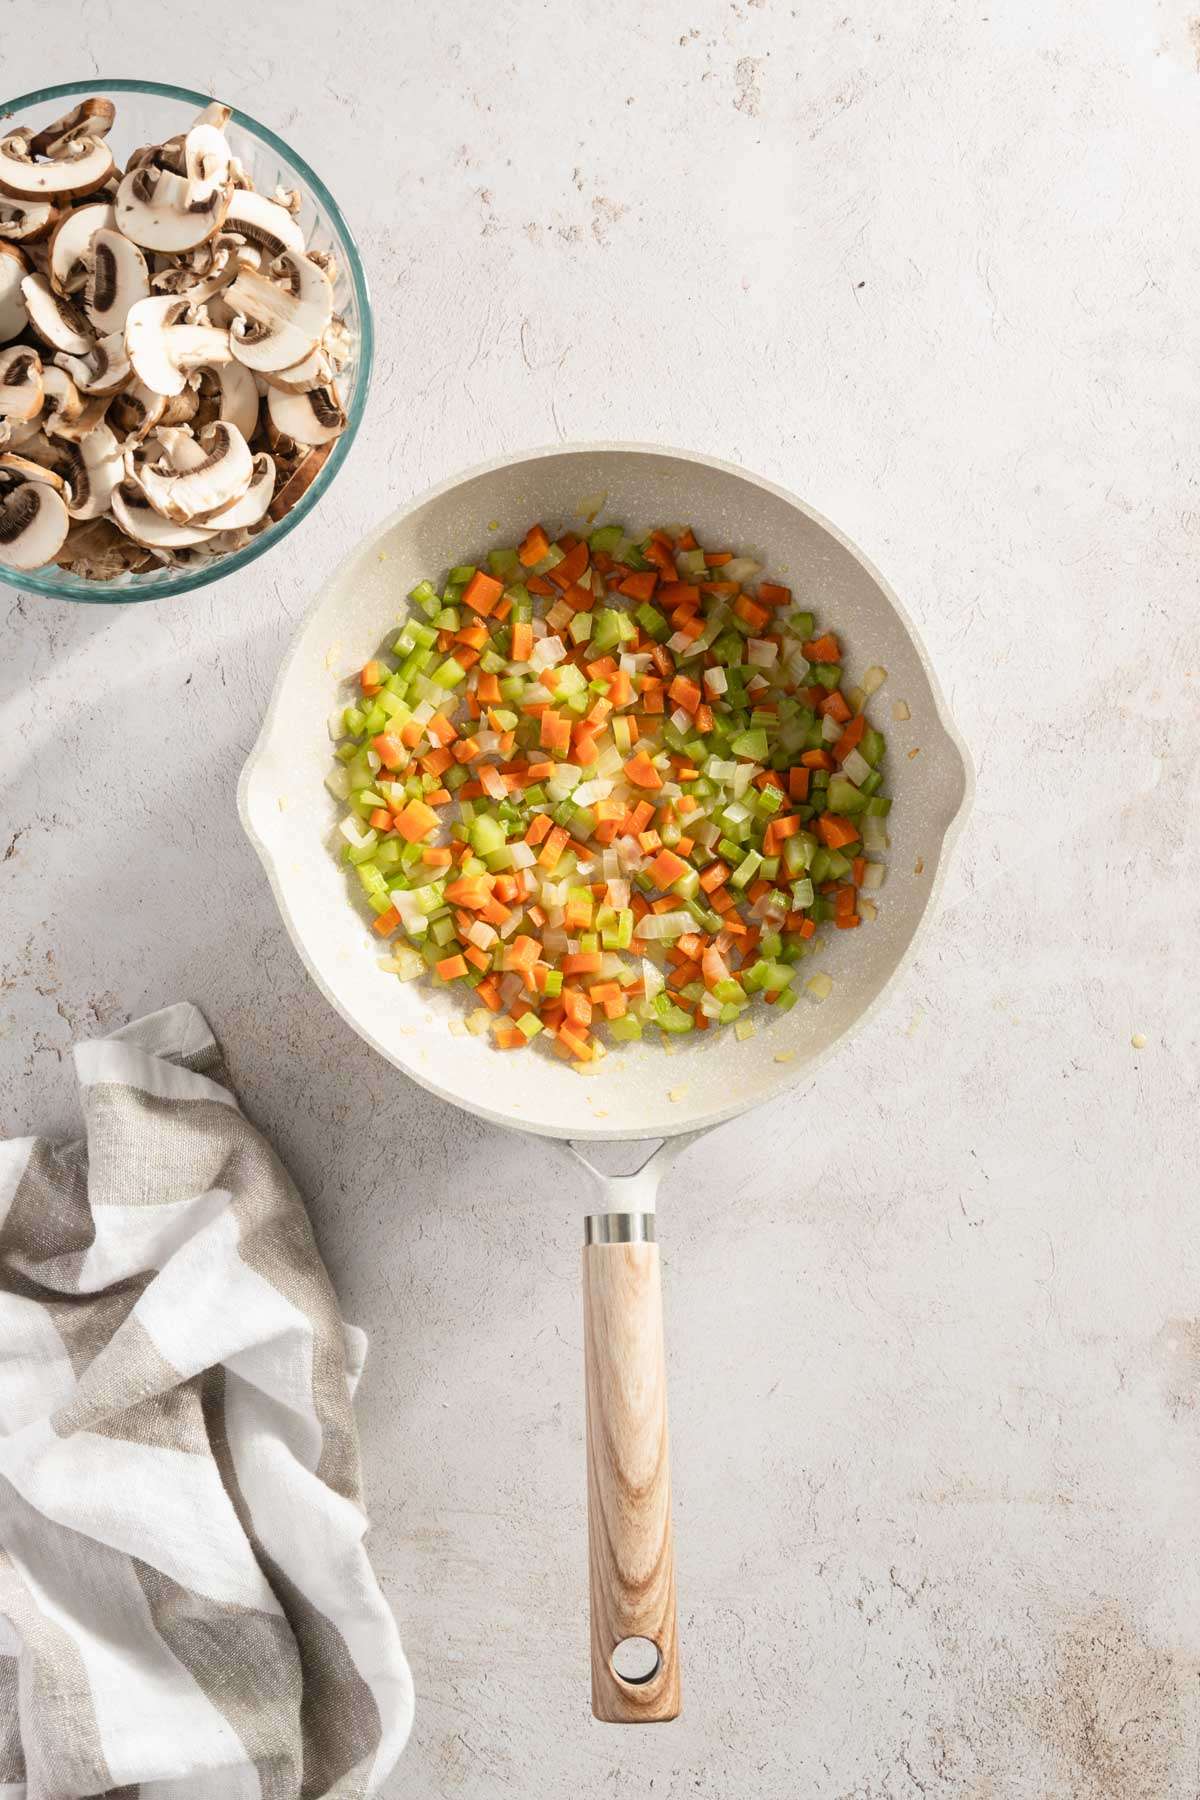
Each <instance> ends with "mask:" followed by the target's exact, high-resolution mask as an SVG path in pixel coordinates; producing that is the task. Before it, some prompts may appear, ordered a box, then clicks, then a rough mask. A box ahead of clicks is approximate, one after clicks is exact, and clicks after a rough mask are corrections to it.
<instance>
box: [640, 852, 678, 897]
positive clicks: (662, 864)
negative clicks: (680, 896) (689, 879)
mask: <svg viewBox="0 0 1200 1800" xmlns="http://www.w3.org/2000/svg"><path fill="white" fill-rule="evenodd" d="M686 870H687V864H686V863H685V862H684V860H683V858H682V857H681V856H676V854H675V852H674V851H673V850H660V851H659V853H658V855H657V856H656V857H655V858H654V861H653V862H652V863H649V864H647V871H646V872H647V874H648V875H649V876H650V879H651V880H652V881H653V883H654V885H655V887H659V888H666V887H670V885H671V883H672V882H673V881H678V880H679V877H680V876H681V875H682V874H684V873H685V872H686Z"/></svg>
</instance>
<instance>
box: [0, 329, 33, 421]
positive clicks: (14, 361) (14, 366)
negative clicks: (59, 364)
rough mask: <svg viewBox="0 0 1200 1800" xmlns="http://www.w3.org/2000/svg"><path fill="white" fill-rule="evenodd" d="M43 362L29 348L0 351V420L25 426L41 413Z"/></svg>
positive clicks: (19, 347)
mask: <svg viewBox="0 0 1200 1800" xmlns="http://www.w3.org/2000/svg"><path fill="white" fill-rule="evenodd" d="M42 375H43V370H42V359H41V357H40V356H39V355H38V353H37V351H36V350H34V349H32V348H31V347H30V346H29V345H28V344H12V345H10V346H9V348H8V349H7V350H0V419H11V420H12V421H13V422H14V423H15V424H18V425H24V424H25V423H26V422H27V421H29V420H31V419H36V418H37V416H38V414H39V413H40V412H41V410H42V398H43V388H42Z"/></svg>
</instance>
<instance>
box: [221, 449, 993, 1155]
mask: <svg viewBox="0 0 1200 1800" xmlns="http://www.w3.org/2000/svg"><path fill="white" fill-rule="evenodd" d="M602 452H610V453H611V452H616V453H620V454H623V455H638V456H666V457H673V458H677V459H678V460H679V461H681V462H690V463H697V464H700V465H702V466H703V467H705V468H709V469H716V470H718V471H719V472H720V473H722V474H725V475H732V476H735V477H737V478H738V479H739V480H741V481H748V482H750V483H751V484H752V485H754V486H756V487H759V488H762V489H764V490H765V491H766V492H767V493H769V494H772V495H774V496H775V497H776V498H777V499H779V500H782V501H784V502H785V503H786V504H787V505H789V506H792V507H795V508H796V509H797V510H798V511H800V512H801V513H803V514H804V515H805V517H806V518H808V519H811V520H812V521H813V522H814V523H815V524H817V525H819V526H820V527H821V528H822V529H823V530H824V531H827V532H828V533H829V535H830V536H831V537H832V538H833V539H834V540H835V541H836V542H837V543H839V544H841V545H842V546H843V547H844V548H845V549H846V550H847V551H848V552H849V554H850V555H851V556H852V557H853V558H854V560H855V561H856V562H857V563H859V565H860V566H861V567H862V568H863V569H865V570H866V572H867V573H868V574H869V575H870V577H871V579H872V580H873V581H874V582H875V583H877V585H878V587H879V588H880V590H881V592H882V593H883V594H884V596H885V597H886V599H887V601H888V603H889V605H890V606H891V607H892V608H893V609H894V610H895V613H896V616H897V618H898V619H899V621H900V623H901V625H902V626H903V628H904V630H905V632H906V633H907V635H908V637H909V640H910V642H911V643H912V646H913V648H914V650H915V652H916V655H917V658H918V660H919V662H920V663H921V666H922V668H923V669H924V672H925V675H926V678H927V680H928V682H929V690H930V693H931V695H932V698H933V704H934V710H935V713H936V715H937V720H938V724H939V725H940V727H941V729H942V731H943V732H944V733H945V736H946V739H947V742H948V743H949V744H950V746H951V747H952V748H953V750H954V753H955V754H956V755H957V757H958V759H959V763H960V766H961V769H962V784H963V785H962V795H961V798H960V799H959V802H958V805H957V807H956V809H955V811H954V812H953V814H952V815H951V816H950V818H949V819H948V820H947V822H946V825H945V827H944V829H943V831H942V833H941V836H940V838H939V840H938V846H937V860H936V863H935V864H934V867H933V870H932V875H931V879H930V882H929V886H928V890H927V892H926V897H925V904H924V906H923V907H922V909H921V913H920V916H919V918H918V919H917V922H916V924H915V926H914V927H913V931H912V934H911V936H910V937H909V940H908V942H907V944H906V945H905V946H904V948H903V950H902V951H901V953H900V955H899V956H898V957H897V959H896V962H895V964H894V966H893V968H892V969H891V971H890V972H889V974H888V975H887V977H886V978H885V980H884V982H883V984H882V986H881V987H880V989H879V991H878V993H876V994H875V996H874V998H873V999H871V1000H870V1001H869V1002H868V1003H867V1005H866V1006H865V1007H864V1008H863V1010H862V1011H861V1012H860V1013H859V1014H858V1015H857V1016H856V1017H855V1018H854V1019H853V1020H851V1022H850V1024H849V1025H848V1026H847V1027H846V1028H845V1029H844V1030H842V1031H841V1032H839V1033H838V1035H837V1036H836V1037H835V1038H834V1039H833V1040H832V1041H831V1042H830V1043H829V1044H827V1045H826V1046H825V1048H824V1049H823V1050H820V1051H818V1052H817V1054H816V1055H815V1056H813V1057H811V1058H809V1059H808V1060H807V1061H805V1062H803V1063H801V1064H798V1065H797V1066H796V1067H795V1070H794V1073H792V1075H791V1078H790V1079H788V1080H786V1081H785V1082H784V1083H782V1084H781V1086H784V1085H786V1086H787V1087H791V1086H794V1085H795V1084H796V1083H797V1082H799V1081H800V1080H802V1079H803V1080H808V1079H810V1078H811V1077H812V1076H813V1075H815V1074H816V1072H817V1070H818V1069H820V1068H821V1067H822V1066H823V1065H824V1064H825V1063H826V1062H828V1061H829V1059H830V1058H831V1057H833V1056H835V1055H836V1054H837V1053H838V1051H840V1050H841V1049H842V1048H843V1046H844V1045H845V1044H846V1043H848V1042H849V1040H850V1039H851V1038H853V1037H856V1036H857V1035H858V1033H859V1032H860V1031H863V1030H864V1029H865V1028H866V1027H867V1026H868V1025H869V1024H870V1023H871V1021H872V1020H873V1019H874V1018H875V1017H876V1015H877V1014H878V1013H879V1012H880V1011H881V1010H882V1008H883V1006H884V1005H885V1004H886V1002H887V1001H888V1000H889V999H890V997H891V995H892V994H893V992H894V990H895V988H896V986H897V985H898V983H899V981H900V980H901V978H902V976H903V975H904V974H905V973H906V971H907V970H908V968H909V967H910V965H911V964H912V962H913V961H914V960H915V958H916V955H917V952H918V950H919V949H920V947H921V945H922V943H923V942H924V939H925V935H926V933H927V931H928V930H929V927H930V924H931V922H932V920H933V918H934V916H935V913H936V911H937V903H938V901H939V900H940V898H941V892H942V888H943V886H944V884H945V879H946V874H947V872H948V869H949V866H950V860H951V856H952V854H953V851H954V849H955V846H956V844H957V842H958V839H959V837H960V835H961V833H962V830H963V827H964V826H965V824H966V821H967V818H968V816H969V814H970V812H971V808H972V805H973V804H974V799H975V766H974V763H973V761H972V758H971V753H970V751H969V750H968V748H967V745H966V742H965V740H964V738H963V737H962V734H961V733H960V731H959V729H958V727H957V725H956V724H955V722H954V718H953V715H952V714H951V712H950V708H949V706H948V705H947V702H946V697H945V694H944V693H943V691H942V686H941V683H940V682H939V680H938V677H937V671H936V670H935V669H934V667H933V664H932V662H931V661H930V658H929V655H928V653H927V651H926V649H925V645H924V643H923V642H922V639H921V635H920V633H919V632H918V630H917V628H916V626H915V625H914V623H913V620H912V617H911V615H910V614H909V612H908V609H907V608H906V607H905V605H904V603H903V602H902V601H901V600H900V598H899V596H898V595H897V594H896V592H895V590H894V588H893V587H892V585H891V583H890V582H889V581H888V580H887V579H886V578H885V577H884V576H883V575H882V574H881V573H880V572H879V570H878V569H877V568H876V567H875V565H874V563H873V562H872V561H871V560H870V558H869V557H867V556H865V555H864V554H863V552H862V551H861V550H860V549H859V548H858V546H857V545H856V544H855V543H854V542H853V541H852V539H850V538H849V537H847V536H846V534H845V532H843V531H841V530H839V528H838V527H837V526H836V525H834V524H833V523H832V522H831V521H830V520H829V519H827V518H826V517H825V515H824V514H823V513H820V512H818V511H817V510H816V509H815V508H814V507H812V506H809V505H808V503H807V502H806V501H804V500H801V499H800V498H799V496H798V495H796V494H794V493H792V492H791V490H790V489H788V488H785V487H781V486H780V485H779V484H778V483H777V482H773V481H768V480H767V479H766V478H765V477H764V476H761V475H756V474H754V473H753V471H752V470H749V469H745V468H742V467H741V466H740V465H738V464H737V463H731V462H726V461H724V460H723V459H722V458H720V457H715V456H707V455H705V454H704V453H703V452H702V451H695V450H682V449H677V448H675V447H673V446H671V445H667V444H651V443H645V442H629V441H620V440H610V439H599V440H595V441H590V442H589V441H586V440H572V441H571V442H568V443H557V444H542V445H538V446H537V447H536V448H532V449H528V450H519V451H516V452H514V453H512V454H510V455H506V456H498V457H493V458H491V459H489V460H488V461H486V462H482V463H475V464H473V465H472V467H470V468H468V469H463V470H461V471H459V472H458V473H457V474H454V475H451V476H449V477H447V478H446V479H445V480H443V481H440V482H436V483H434V484H433V486H431V487H428V488H426V489H424V490H423V491H422V492H421V493H419V494H416V495H414V496H413V497H412V498H411V499H410V500H408V501H406V502H405V504H404V505H402V506H400V507H398V508H397V509H396V510H395V511H394V512H392V513H389V514H388V515H387V516H386V517H385V518H384V519H382V520H380V521H379V523H378V524H376V525H375V526H374V527H373V528H372V529H371V530H370V531H369V532H368V533H366V535H365V536H364V537H363V538H362V539H361V540H360V542H358V543H357V544H355V545H354V546H353V548H352V549H351V550H349V551H348V552H347V554H346V555H345V556H344V557H343V558H342V560H341V562H340V563H339V564H338V566H337V568H336V569H335V570H333V571H332V573H331V574H330V575H329V576H327V577H326V579H325V580H324V581H323V582H322V583H321V587H320V589H319V590H318V592H317V593H316V594H315V595H314V596H313V598H312V600H311V601H310V602H309V605H308V606H307V607H306V608H305V611H304V614H303V616H302V617H301V618H300V619H299V620H298V621H297V624H296V627H295V631H294V634H293V636H292V641H291V643H290V644H289V646H288V648H287V651H286V652H285V654H284V657H283V660H282V662H281V663H280V665H279V669H278V671H277V673H276V676H275V683H274V686H273V688H272V690H271V698H270V700H269V701H268V703H267V709H266V712H265V714H264V716H263V722H262V725H261V727H260V729H259V733H258V736H257V737H256V739H255V741H254V744H253V746H252V748H251V750H250V754H249V755H248V757H247V758H246V761H245V763H244V764H243V767H242V772H241V775H240V776H239V778H238V788H237V808H238V817H239V819H240V821H241V825H242V830H243V831H244V832H245V834H246V836H247V838H248V839H249V841H250V844H251V845H252V847H253V849H254V851H255V854H256V855H257V857H258V859H259V862H260V863H261V864H262V867H263V870H264V872H265V874H266V877H267V882H268V885H269V887H270V889H271V893H272V895H273V897H274V900H275V905H276V907H277V909H278V912H279V916H280V918H281V919H282V921H283V925H284V929H285V930H286V932H287V934H288V937H289V938H290V939H291V941H292V945H293V947H294V949H295V950H296V953H297V955H298V956H299V957H300V961H301V963H302V964H303V966H304V968H305V970H306V972H307V974H308V976H309V978H310V980H311V981H312V982H313V984H314V986H315V987H316V988H317V990H318V992H319V993H320V994H321V995H322V997H323V998H324V999H325V1000H326V1001H327V1003H328V1004H329V1005H330V1006H332V1007H333V1009H334V1011H335V1012H336V1013H338V1014H339V1015H340V1016H341V1017H342V1018H343V1019H344V1020H345V1021H346V1023H347V1024H348V1025H349V1026H350V1028H351V1030H352V1031H354V1032H355V1033H356V1034H357V1035H358V1036H359V1037H360V1038H362V1039H363V1041H364V1042H365V1043H367V1044H369V1045H370V1046H371V1048H372V1049H373V1050H374V1051H376V1052H377V1053H378V1054H379V1055H380V1056H382V1057H383V1058H384V1060H385V1061H386V1062H388V1063H390V1064H391V1065H392V1067H393V1068H395V1069H397V1070H398V1071H399V1073H400V1074H402V1075H404V1076H406V1077H407V1078H408V1079H409V1080H410V1081H415V1082H416V1083H417V1084H418V1085H419V1086H420V1087H423V1088H425V1089H426V1090H427V1092H429V1093H431V1094H435V1095H437V1097H438V1098H439V1099H440V1100H445V1101H447V1102H448V1103H449V1104H450V1105H452V1106H457V1107H462V1108H464V1110H468V1111H471V1112H473V1113H475V1115H476V1116H477V1117H479V1118H482V1119H486V1120H487V1121H488V1123H489V1124H492V1125H498V1126H502V1127H504V1128H506V1129H508V1130H518V1131H521V1132H522V1133H526V1134H528V1135H530V1136H534V1137H545V1138H551V1139H557V1140H560V1141H561V1140H562V1139H563V1138H564V1136H566V1135H567V1134H565V1133H564V1132H562V1131H559V1130H555V1129H554V1127H553V1126H551V1125H547V1124H544V1123H542V1122H540V1121H534V1120H527V1119H522V1120H521V1121H519V1122H518V1121H516V1120H514V1119H512V1118H511V1117H510V1116H509V1115H508V1114H506V1113H503V1112H500V1111H498V1110H496V1109H494V1108H491V1107H489V1106H488V1104H487V1102H486V1100H484V1099H482V1098H480V1099H476V1100H472V1101H471V1102H466V1101H464V1100H463V1098H462V1096H461V1094H459V1093H456V1092H454V1091H453V1090H452V1089H451V1088H449V1087H447V1086H445V1085H444V1084H443V1083H441V1082H439V1081H436V1080H434V1079H432V1078H431V1077H430V1076H428V1075H427V1074H425V1073H424V1072H423V1071H422V1070H421V1069H420V1068H419V1067H418V1066H417V1061H416V1058H415V1057H414V1058H413V1059H412V1061H411V1062H406V1061H404V1060H402V1059H401V1058H400V1057H399V1056H398V1055H397V1054H396V1053H395V1052H394V1051H392V1050H390V1049H389V1048H388V1047H387V1046H386V1045H385V1044H383V1043H382V1042H381V1041H380V1040H379V1039H378V1038H377V1037H376V1036H375V1035H374V1033H373V1032H371V1031H370V1030H368V1029H367V1027H366V1026H365V1025H364V1024H363V1022H362V1021H361V1020H360V1019H357V1018H355V1017H354V1016H353V1014H352V1013H351V1012H350V1010H349V1009H348V1008H347V1007H346V1006H344V1005H343V1004H342V1002H341V1001H340V1000H339V999H338V998H337V996H336V995H335V994H334V993H333V992H332V991H331V989H330V988H329V987H328V985H327V984H326V982H325V980H324V978H323V976H322V975H321V974H320V972H319V971H318V969H317V968H316V966H315V963H314V961H313V959H312V957H311V956H310V954H309V951H308V947H307V945H306V943H305V941H304V939H303V937H302V935H301V932H300V929H299V926H298V924H297V923H296V920H295V919H294V917H293V915H292V912H291V908H290V906H289V905H288V901H287V898H286V895H285V892H284V881H283V879H282V875H281V872H280V869H279V866H278V863H277V861H276V857H275V853H274V851H273V850H272V848H271V847H270V846H269V845H268V844H267V843H266V842H265V841H264V839H263V838H262V837H261V836H260V834H259V832H258V830H257V829H256V827H255V825H254V822H253V817H252V809H253V802H252V799H251V790H252V788H253V787H254V785H255V778H256V776H257V774H258V771H259V768H260V765H263V764H264V763H265V762H266V759H267V757H268V755H269V751H270V746H271V742H272V739H273V736H274V733H275V729H276V724H277V722H278V721H279V720H280V719H281V718H282V716H283V714H282V708H283V696H284V691H285V688H286V686H287V681H288V677H289V675H290V673H291V668H292V664H293V663H294V662H295V661H296V660H297V659H298V657H299V655H300V652H301V648H302V646H304V644H305V642H306V640H307V637H308V633H309V628H310V626H311V625H312V623H313V620H314V619H315V617H316V615H317V614H318V613H319V611H320V610H321V608H322V606H323V605H325V604H326V602H327V599H328V591H329V588H330V586H331V585H332V584H333V583H334V582H335V581H336V580H338V579H339V577H340V576H341V574H342V572H343V570H344V569H346V568H347V567H349V565H350V564H351V563H353V562H354V561H355V559H356V558H358V557H359V556H360V555H361V554H362V553H363V551H364V550H365V549H366V548H367V547H368V546H370V545H371V544H374V543H376V542H378V541H379V540H380V539H381V538H383V537H384V536H385V535H386V534H387V533H388V532H390V531H392V530H394V529H395V527H396V526H397V525H399V524H401V523H402V522H403V521H404V520H405V519H406V518H408V517H410V516H411V515H412V514H413V513H415V512H416V511H418V510H419V509H420V508H421V507H423V506H425V505H427V504H428V503H429V502H431V501H433V500H437V499H440V498H441V497H442V496H443V495H445V494H448V493H450V492H452V491H453V490H454V489H455V488H458V487H461V486H462V485H463V484H464V483H465V482H468V481H472V480H475V479H476V478H477V477H479V476H484V475H491V474H494V473H496V472H497V471H498V470H500V469H506V468H510V467H512V466H514V465H516V464H535V463H537V462H539V461H542V460H544V459H546V458H549V457H552V456H571V455H576V456H578V455H597V454H599V453H602ZM769 1098H770V1096H765V1097H763V1099H762V1100H761V1101H760V1100H758V1099H756V1100H753V1101H747V1100H742V1099H740V1098H734V1099H733V1100H731V1101H729V1102H728V1103H727V1104H725V1105H723V1106H717V1107H713V1108H711V1109H710V1110H709V1111H708V1112H706V1113H705V1114H704V1115H703V1116H702V1117H700V1118H699V1119H696V1118H691V1117H688V1118H686V1119H684V1120H681V1122H680V1123H679V1124H678V1125H677V1126H673V1127H672V1126H668V1128H667V1129H665V1130H664V1131H663V1132H662V1134H661V1136H662V1139H663V1140H665V1139H667V1138H671V1137H682V1136H684V1135H687V1134H689V1133H692V1134H694V1133H699V1132H703V1131H707V1130H711V1129H712V1128H713V1127H714V1126H717V1125H721V1124H724V1123H725V1122H726V1121H727V1120H730V1119H733V1118H736V1117H737V1116H739V1115H740V1114H741V1113H744V1112H747V1111H749V1110H750V1109H751V1107H752V1106H754V1105H757V1104H761V1103H765V1100H766V1099H769ZM569 1135H570V1137H571V1139H572V1141H576V1142H584V1141H585V1140H595V1141H597V1142H600V1141H610V1142H613V1143H616V1142H620V1141H627V1142H641V1141H646V1134H645V1132H644V1131H639V1130H637V1129H633V1130H629V1129H623V1128H622V1127H621V1126H619V1125H616V1126H604V1125H600V1124H599V1123H597V1124H596V1125H595V1126H594V1127H591V1126H588V1127H585V1128H582V1129H576V1130H574V1131H572V1132H571V1133H570V1134H569ZM656 1141H657V1140H656Z"/></svg>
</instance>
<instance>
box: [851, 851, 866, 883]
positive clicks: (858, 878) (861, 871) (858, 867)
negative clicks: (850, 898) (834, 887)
mask: <svg viewBox="0 0 1200 1800" xmlns="http://www.w3.org/2000/svg"><path fill="white" fill-rule="evenodd" d="M866 872H867V859H866V857H865V856H856V857H855V858H854V860H853V862H852V863H851V864H850V879H851V881H853V883H854V885H855V887H856V888H860V887H861V886H862V884H863V876H864V875H865V874H866Z"/></svg>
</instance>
